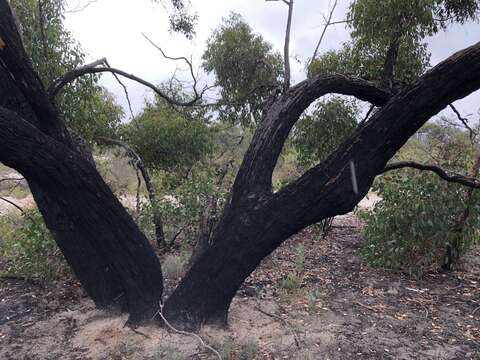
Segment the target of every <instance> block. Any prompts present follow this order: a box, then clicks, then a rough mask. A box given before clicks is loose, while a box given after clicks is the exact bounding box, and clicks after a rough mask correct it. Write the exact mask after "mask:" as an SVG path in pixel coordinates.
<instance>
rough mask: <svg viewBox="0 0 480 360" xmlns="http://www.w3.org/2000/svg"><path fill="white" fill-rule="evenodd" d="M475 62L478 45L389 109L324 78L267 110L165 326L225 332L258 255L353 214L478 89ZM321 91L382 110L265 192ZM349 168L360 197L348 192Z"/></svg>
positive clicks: (351, 86) (479, 71)
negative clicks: (398, 159)
mask: <svg viewBox="0 0 480 360" xmlns="http://www.w3.org/2000/svg"><path fill="white" fill-rule="evenodd" d="M479 60H480V43H478V44H476V45H474V46H472V47H470V48H467V49H465V50H463V51H461V52H459V53H457V54H455V55H453V56H452V57H450V58H449V59H447V60H446V61H444V62H443V63H441V64H439V65H437V66H436V67H435V68H433V69H432V70H431V71H429V72H427V73H426V74H425V75H424V76H422V77H421V78H420V79H419V80H418V81H417V82H416V83H415V84H413V85H412V86H410V87H409V88H407V89H405V90H403V91H402V92H400V93H399V94H397V95H396V96H394V97H393V98H392V99H390V100H389V99H388V97H389V96H388V94H385V93H384V92H381V91H380V90H379V89H376V88H375V87H373V86H370V85H369V84H368V83H365V82H361V81H358V80H356V81H353V80H348V79H344V80H342V81H340V79H339V78H336V77H328V76H324V77H322V78H321V79H320V78H319V77H317V78H316V79H313V80H311V81H307V82H306V83H304V84H299V85H297V86H296V87H293V88H291V89H290V91H289V92H287V93H286V94H284V95H283V96H282V97H281V98H280V99H279V100H278V101H277V102H276V103H274V104H273V105H272V107H271V108H270V109H269V111H267V115H266V117H265V119H264V122H263V123H262V124H261V126H260V127H259V128H258V130H257V132H256V134H255V136H254V139H253V141H252V144H251V146H250V148H249V150H248V152H247V154H246V156H245V158H244V162H243V164H242V166H241V169H240V171H239V173H238V175H237V179H236V181H235V184H234V187H233V189H232V198H231V202H230V203H229V204H228V206H227V207H226V209H225V211H224V213H223V216H222V218H221V220H220V223H219V224H218V226H217V228H216V231H215V234H214V235H213V241H212V242H213V244H212V246H211V247H210V248H209V249H208V250H207V251H206V252H205V254H204V255H203V256H201V257H200V258H199V259H198V261H197V262H196V263H195V264H194V265H193V266H192V268H191V269H190V270H189V271H188V273H187V274H186V275H185V277H184V278H183V280H182V282H181V283H180V284H179V286H178V287H177V289H176V290H175V291H174V293H173V294H172V296H171V297H170V298H169V299H168V300H167V302H166V304H165V307H164V313H165V316H166V317H167V319H169V320H170V321H172V322H174V323H176V324H177V325H178V326H183V327H189V328H198V327H199V326H201V325H202V324H204V323H221V324H224V323H225V322H226V318H227V312H228V308H229V306H230V302H231V300H232V298H233V296H234V295H235V293H236V291H237V290H238V288H239V287H240V286H241V284H242V283H243V281H244V280H245V278H246V277H247V276H248V275H249V274H250V273H251V272H252V271H253V270H254V269H255V268H256V267H257V266H258V265H259V263H260V261H261V260H262V259H263V258H264V257H265V256H267V255H268V254H270V253H271V252H272V251H273V250H274V249H276V248H277V247H278V246H279V245H280V244H281V243H282V242H283V241H285V239H287V238H288V237H289V236H291V235H293V234H295V233H296V232H298V231H300V230H301V229H303V228H304V227H306V226H308V225H310V224H313V223H316V222H318V221H320V220H322V219H324V218H327V217H332V216H335V215H340V214H345V213H347V212H349V211H351V210H352V209H353V208H354V207H355V205H356V204H357V203H358V202H359V201H360V200H361V199H362V198H363V196H364V195H365V194H366V193H367V192H368V189H369V188H370V186H371V184H372V182H373V180H374V178H375V177H376V176H377V175H378V174H379V173H381V172H382V170H383V169H384V168H385V165H386V163H387V161H388V160H389V159H390V158H391V157H393V155H394V154H395V152H396V151H398V149H400V148H401V146H403V144H405V142H406V141H407V140H408V139H409V138H410V136H412V135H413V134H414V133H415V132H416V131H417V130H418V129H419V128H420V127H421V126H422V125H423V124H424V123H425V122H426V121H427V120H428V119H429V118H430V117H431V116H433V115H435V114H437V113H438V112H439V111H441V110H442V109H443V108H444V107H446V106H447V105H448V104H449V103H451V102H452V101H454V100H457V99H460V98H462V97H464V96H466V95H468V94H469V93H471V92H473V91H475V90H476V89H478V88H479V87H480V61H479ZM301 89H303V90H301ZM326 92H336V93H343V94H348V95H354V96H357V97H361V98H363V99H364V100H370V102H372V103H373V104H375V105H384V106H383V108H382V109H380V110H379V111H377V112H376V113H375V114H374V115H373V116H372V118H371V119H370V121H369V122H368V123H366V124H365V125H364V126H363V127H361V128H358V129H357V130H356V131H355V133H354V134H353V135H352V136H350V137H349V138H348V139H347V140H346V141H345V142H344V143H343V144H342V145H341V146H340V147H339V149H338V150H337V151H335V152H334V153H333V154H332V155H331V156H330V157H329V158H328V159H327V160H325V161H324V162H322V163H321V164H319V165H317V166H316V167H314V168H312V169H311V170H309V171H308V172H306V173H305V174H304V175H303V176H302V177H300V178H299V179H298V180H296V181H294V182H293V183H291V184H289V185H288V186H286V187H284V188H283V189H281V190H280V191H279V192H277V193H272V191H271V175H272V171H273V167H274V165H275V163H276V161H277V158H278V155H279V153H280V151H281V148H282V146H283V143H284V141H285V139H286V137H287V136H288V133H289V131H290V129H291V127H292V126H293V124H294V123H295V122H296V121H297V120H298V118H299V116H300V114H301V113H302V111H303V110H304V109H305V108H306V107H307V106H308V105H309V104H310V103H311V102H312V101H313V100H315V99H316V98H318V97H319V96H321V95H323V94H325V93H326ZM374 94H376V95H375V96H373V95H374ZM379 94H381V95H379ZM387 101H388V102H387ZM385 103H386V104H385ZM351 162H353V164H354V166H355V169H356V174H357V186H358V192H354V191H353V186H352V182H351V174H350V163H351Z"/></svg>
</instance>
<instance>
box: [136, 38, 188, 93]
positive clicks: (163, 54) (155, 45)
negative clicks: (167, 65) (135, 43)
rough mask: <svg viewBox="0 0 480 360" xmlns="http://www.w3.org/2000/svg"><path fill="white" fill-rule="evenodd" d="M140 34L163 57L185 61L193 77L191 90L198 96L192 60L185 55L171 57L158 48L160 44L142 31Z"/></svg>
mask: <svg viewBox="0 0 480 360" xmlns="http://www.w3.org/2000/svg"><path fill="white" fill-rule="evenodd" d="M142 36H143V37H144V38H145V39H147V41H148V42H149V43H150V44H152V45H153V47H155V48H156V49H157V50H158V51H160V53H161V54H162V56H163V57H164V58H165V59H169V60H175V61H178V60H181V61H184V62H186V63H187V65H188V67H189V69H190V75H191V76H192V79H193V92H194V94H195V96H196V97H198V92H197V77H196V76H195V71H194V70H193V65H192V61H191V60H189V59H187V58H186V57H184V56H179V57H171V56H168V55H167V54H165V52H164V51H163V50H162V48H160V46H158V45H157V44H155V43H154V42H153V41H152V40H150V38H149V37H148V36H147V35H145V34H144V33H142Z"/></svg>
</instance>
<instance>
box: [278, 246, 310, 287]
mask: <svg viewBox="0 0 480 360" xmlns="http://www.w3.org/2000/svg"><path fill="white" fill-rule="evenodd" d="M304 270H305V248H304V246H303V244H300V245H298V246H297V250H296V258H295V271H293V272H291V273H289V274H288V275H287V277H286V278H285V279H283V280H282V281H281V282H280V287H281V288H282V289H284V290H285V291H286V292H287V293H289V294H296V293H298V291H299V290H300V288H301V287H302V282H303V273H304Z"/></svg>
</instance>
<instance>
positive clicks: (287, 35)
mask: <svg viewBox="0 0 480 360" xmlns="http://www.w3.org/2000/svg"><path fill="white" fill-rule="evenodd" d="M284 3H285V4H287V5H288V20H287V28H286V30H285V45H284V49H283V57H284V62H285V82H284V84H283V91H287V90H288V88H289V87H290V76H291V74H290V32H291V28H292V15H293V0H290V1H284Z"/></svg>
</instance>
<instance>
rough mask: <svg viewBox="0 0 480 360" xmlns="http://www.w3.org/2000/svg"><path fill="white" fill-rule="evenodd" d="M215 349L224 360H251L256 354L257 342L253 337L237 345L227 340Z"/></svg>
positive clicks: (231, 340)
mask: <svg viewBox="0 0 480 360" xmlns="http://www.w3.org/2000/svg"><path fill="white" fill-rule="evenodd" d="M215 347H216V348H218V350H219V353H220V356H221V357H222V359H224V360H253V359H256V356H257V354H258V340H257V339H255V338H253V337H248V338H245V339H242V341H240V342H239V343H235V341H234V340H233V339H232V338H227V339H226V340H225V341H224V342H223V343H221V344H218V345H216V346H215Z"/></svg>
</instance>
